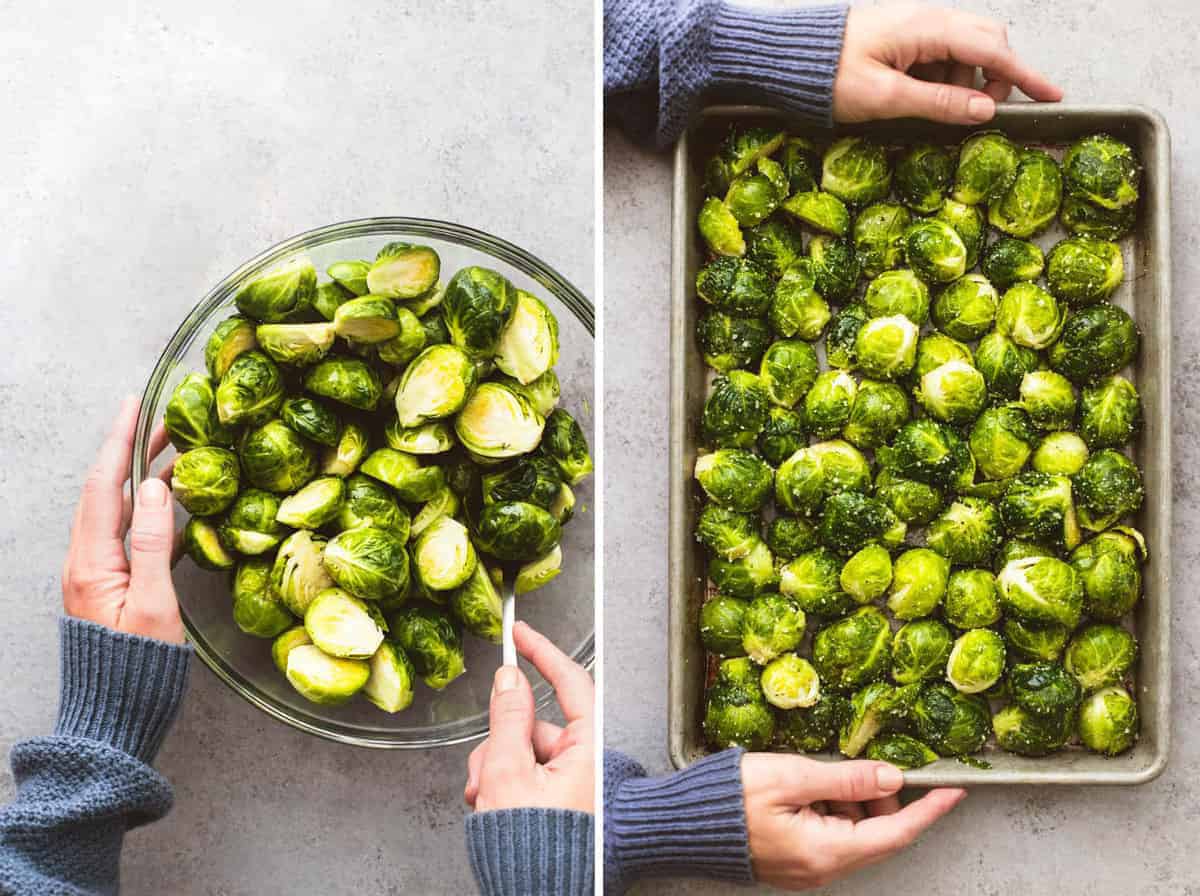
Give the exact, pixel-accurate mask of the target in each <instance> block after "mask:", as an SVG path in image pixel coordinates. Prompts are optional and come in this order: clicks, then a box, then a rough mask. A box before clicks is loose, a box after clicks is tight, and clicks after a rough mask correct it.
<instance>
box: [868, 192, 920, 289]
mask: <svg viewBox="0 0 1200 896" xmlns="http://www.w3.org/2000/svg"><path fill="white" fill-rule="evenodd" d="M911 223H912V215H910V214H909V213H908V209H906V208H905V207H904V206H902V205H896V204H895V203H892V202H876V203H874V204H873V205H868V206H867V207H866V208H864V209H863V210H862V211H861V212H860V213H859V215H858V218H857V219H856V220H855V222H854V248H855V250H856V251H857V252H858V258H859V262H860V263H861V264H862V270H863V273H865V274H866V275H867V276H868V277H878V276H879V275H880V274H881V273H883V272H884V271H887V270H890V269H892V268H894V267H896V266H897V265H899V264H900V261H901V260H902V259H903V258H904V234H905V232H906V231H907V230H908V227H909V225H910V224H911Z"/></svg>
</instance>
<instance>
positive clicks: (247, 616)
mask: <svg viewBox="0 0 1200 896" xmlns="http://www.w3.org/2000/svg"><path fill="white" fill-rule="evenodd" d="M233 621H234V624H235V625H237V627H238V628H239V629H241V630H242V631H243V632H244V633H246V634H247V635H253V636H254V637H256V638H274V637H275V636H276V635H278V634H279V633H280V632H282V631H283V630H284V629H286V628H288V627H290V626H291V625H292V624H293V623H294V622H295V620H294V619H292V615H291V614H290V613H289V612H288V611H287V608H286V607H284V605H283V604H282V603H280V600H279V596H278V595H277V594H276V593H275V592H274V590H273V589H272V587H271V564H270V562H269V561H268V560H265V559H263V558H261V557H251V558H250V559H248V560H243V561H242V562H241V563H239V564H238V567H237V570H236V571H235V572H234V574H233Z"/></svg>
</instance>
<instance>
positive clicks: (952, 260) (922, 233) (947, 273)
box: [904, 218, 967, 283]
mask: <svg viewBox="0 0 1200 896" xmlns="http://www.w3.org/2000/svg"><path fill="white" fill-rule="evenodd" d="M904 258H905V259H906V260H907V262H908V264H909V265H910V266H911V267H912V268H913V270H915V271H916V272H917V273H918V274H920V275H921V276H922V277H924V278H925V279H926V280H929V281H931V282H933V283H949V282H950V281H951V280H956V279H958V278H959V277H961V276H962V275H963V274H965V273H966V271H967V246H966V244H965V243H964V242H963V240H962V237H960V236H959V235H958V231H957V230H955V229H954V228H953V227H951V226H950V225H949V224H947V223H946V222H945V221H943V220H941V219H940V218H923V219H920V220H918V221H917V222H916V223H915V224H913V225H911V226H910V227H909V228H908V230H906V231H905V232H904Z"/></svg>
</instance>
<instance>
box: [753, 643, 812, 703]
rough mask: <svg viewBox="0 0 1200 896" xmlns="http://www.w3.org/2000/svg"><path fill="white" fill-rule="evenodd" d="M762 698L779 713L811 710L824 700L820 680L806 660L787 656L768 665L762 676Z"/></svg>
mask: <svg viewBox="0 0 1200 896" xmlns="http://www.w3.org/2000/svg"><path fill="white" fill-rule="evenodd" d="M762 689H763V696H764V697H766V700H767V702H768V703H770V704H771V705H772V706H774V707H777V708H779V709H801V708H804V707H808V706H812V705H813V704H814V703H816V702H817V701H818V700H819V699H820V697H821V680H820V679H819V678H818V677H817V670H816V669H814V668H813V667H812V665H811V664H810V663H809V662H808V660H806V659H802V658H800V657H798V656H796V654H794V653H785V654H782V655H781V656H778V657H776V658H775V659H773V660H771V661H770V662H769V663H767V666H766V668H765V669H763V673H762Z"/></svg>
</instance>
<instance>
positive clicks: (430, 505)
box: [411, 486, 460, 538]
mask: <svg viewBox="0 0 1200 896" xmlns="http://www.w3.org/2000/svg"><path fill="white" fill-rule="evenodd" d="M459 506H460V505H459V499H458V495H456V494H455V493H454V492H453V491H452V490H451V489H450V488H449V486H443V487H442V488H440V489H438V491H437V494H435V495H434V496H433V497H432V498H430V499H429V500H428V501H426V502H425V504H424V506H422V507H421V509H420V510H419V511H418V512H417V515H416V516H415V517H413V521H412V528H411V533H412V537H413V538H416V537H417V536H418V535H420V534H421V533H422V532H424V531H425V530H426V529H428V528H429V527H430V526H431V525H432V524H433V523H434V522H435V521H437V520H439V519H441V518H442V517H444V516H445V517H454V516H455V515H456V514H457V513H458V510H459Z"/></svg>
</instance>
